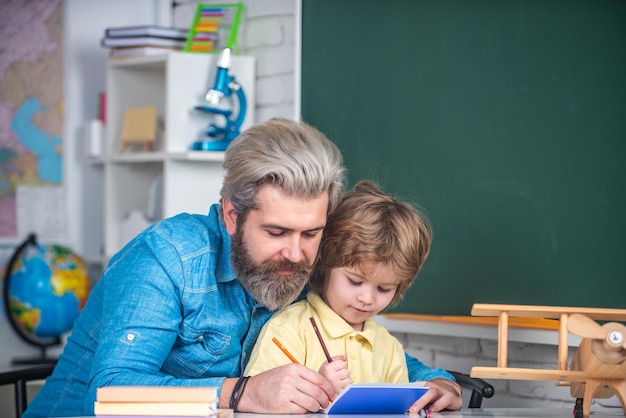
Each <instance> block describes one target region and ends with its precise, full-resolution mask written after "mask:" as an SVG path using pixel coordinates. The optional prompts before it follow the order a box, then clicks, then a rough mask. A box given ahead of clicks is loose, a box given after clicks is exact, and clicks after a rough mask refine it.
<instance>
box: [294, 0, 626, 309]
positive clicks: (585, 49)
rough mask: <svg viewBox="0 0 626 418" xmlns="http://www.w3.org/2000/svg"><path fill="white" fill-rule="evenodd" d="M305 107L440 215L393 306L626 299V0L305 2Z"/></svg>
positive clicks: (376, 174)
mask: <svg viewBox="0 0 626 418" xmlns="http://www.w3.org/2000/svg"><path fill="white" fill-rule="evenodd" d="M302 118H303V120H305V121H307V122H309V123H311V124H312V125H314V126H316V127H318V128H319V129H321V130H322V131H323V132H325V133H326V134H327V135H328V136H329V137H330V138H331V139H332V140H333V141H335V142H336V143H337V144H338V145H339V147H340V148H341V150H342V152H343V153H344V156H345V161H346V164H347V166H348V169H349V172H350V183H351V184H354V183H355V182H356V181H357V180H359V179H362V178H369V179H372V180H375V181H378V182H379V183H380V184H381V185H382V186H383V188H384V189H385V190H387V191H389V192H392V193H394V194H396V195H397V196H399V197H401V198H403V199H407V200H411V201H413V202H416V203H419V204H420V205H421V206H423V207H424V209H425V211H426V212H427V213H428V216H429V218H430V220H431V223H432V224H433V229H434V242H433V246H432V251H431V255H430V257H429V259H428V260H427V262H426V265H425V267H424V269H423V270H422V273H420V275H419V277H418V279H417V281H416V282H415V284H414V285H413V287H412V288H411V289H410V290H409V292H408V293H407V295H406V296H405V298H404V300H403V302H402V304H401V305H400V306H399V307H397V308H396V309H394V310H393V311H395V312H406V313H425V314H449V315H469V314H470V309H471V306H472V304H473V303H475V302H482V303H509V304H539V305H560V306H591V307H613V308H624V307H626V184H625V183H626V1H623V0H561V1H553V0H535V1H520V0H515V1H512V0H490V1H486V0H404V1H401V0H385V1H380V0H378V1H376V0H302Z"/></svg>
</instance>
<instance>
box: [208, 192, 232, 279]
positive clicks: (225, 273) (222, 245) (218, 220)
mask: <svg viewBox="0 0 626 418" xmlns="http://www.w3.org/2000/svg"><path fill="white" fill-rule="evenodd" d="M209 218H211V220H212V221H213V222H212V224H213V225H217V230H216V231H215V234H216V236H217V237H218V239H219V242H218V243H217V246H218V247H217V248H216V251H215V252H216V254H217V266H216V269H215V271H216V273H217V281H218V283H225V282H230V281H233V280H236V279H237V276H236V275H235V271H234V270H233V266H232V264H231V262H230V251H231V249H230V247H231V242H232V241H231V238H230V234H229V233H228V231H226V225H225V224H224V220H223V219H222V217H221V216H220V205H219V204H218V203H215V204H213V205H211V209H210V211H209Z"/></svg>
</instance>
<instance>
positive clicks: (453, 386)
mask: <svg viewBox="0 0 626 418" xmlns="http://www.w3.org/2000/svg"><path fill="white" fill-rule="evenodd" d="M425 386H426V387H428V388H430V390H429V391H428V392H426V394H424V396H422V397H421V398H419V399H418V400H417V401H415V403H414V404H413V405H411V407H410V408H409V413H411V414H417V413H419V412H420V410H421V409H424V408H428V409H429V410H430V411H431V412H437V411H442V410H444V409H449V410H457V409H460V408H461V406H463V399H462V398H461V387H460V386H459V385H458V384H457V383H456V382H454V381H452V380H448V379H433V380H431V381H429V382H427V383H426V385H425Z"/></svg>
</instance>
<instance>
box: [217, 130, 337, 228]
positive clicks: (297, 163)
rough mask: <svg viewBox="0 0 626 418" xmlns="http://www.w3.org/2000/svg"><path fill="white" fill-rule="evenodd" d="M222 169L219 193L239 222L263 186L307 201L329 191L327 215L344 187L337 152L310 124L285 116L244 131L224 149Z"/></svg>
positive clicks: (245, 215) (253, 206)
mask: <svg viewBox="0 0 626 418" xmlns="http://www.w3.org/2000/svg"><path fill="white" fill-rule="evenodd" d="M224 168H225V170H226V174H225V176H224V183H223V185H222V190H221V191H220V195H221V197H222V198H227V199H228V200H230V201H231V202H232V204H233V206H234V208H235V210H236V212H237V215H238V216H241V217H243V219H245V218H246V217H247V214H248V213H249V211H250V210H251V209H254V208H256V194H257V191H258V190H259V188H260V187H261V186H262V185H264V184H268V183H269V184H273V185H276V186H278V187H280V188H281V189H282V190H283V191H284V192H285V193H286V194H287V195H289V196H294V197H301V198H307V199H308V198H315V197H318V196H319V195H320V194H322V193H323V192H328V213H330V212H332V210H333V209H334V208H335V207H337V205H338V204H339V202H340V200H341V197H342V195H343V192H344V190H345V186H346V168H345V167H344V165H343V157H342V155H341V152H340V151H339V148H338V147H337V146H336V145H335V144H334V143H333V142H331V141H330V140H329V139H328V138H327V137H326V136H325V135H324V134H323V133H322V132H320V131H319V130H317V129H316V128H314V127H312V126H311V125H309V124H307V123H305V122H296V121H293V120H289V119H284V118H273V119H270V120H268V121H266V122H263V123H259V124H256V125H254V126H252V127H250V128H248V129H246V130H245V131H244V132H242V133H241V134H240V135H239V136H238V137H237V138H235V140H234V141H233V142H232V143H231V144H230V145H229V146H228V148H227V149H226V154H225V157H224Z"/></svg>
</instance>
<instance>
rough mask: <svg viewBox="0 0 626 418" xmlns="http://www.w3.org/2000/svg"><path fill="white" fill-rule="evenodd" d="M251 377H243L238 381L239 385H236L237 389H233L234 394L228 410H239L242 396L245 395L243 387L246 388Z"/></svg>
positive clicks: (231, 396)
mask: <svg viewBox="0 0 626 418" xmlns="http://www.w3.org/2000/svg"><path fill="white" fill-rule="evenodd" d="M248 377H249V376H242V377H240V378H239V379H237V383H235V387H234V388H233V393H232V394H231V395H230V402H229V403H228V408H229V409H232V410H233V411H236V410H237V404H239V399H240V398H241V394H242V393H243V388H242V386H245V383H246V382H247V381H248Z"/></svg>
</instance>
